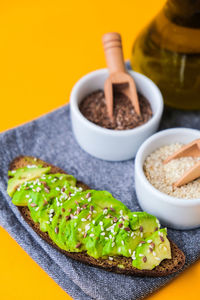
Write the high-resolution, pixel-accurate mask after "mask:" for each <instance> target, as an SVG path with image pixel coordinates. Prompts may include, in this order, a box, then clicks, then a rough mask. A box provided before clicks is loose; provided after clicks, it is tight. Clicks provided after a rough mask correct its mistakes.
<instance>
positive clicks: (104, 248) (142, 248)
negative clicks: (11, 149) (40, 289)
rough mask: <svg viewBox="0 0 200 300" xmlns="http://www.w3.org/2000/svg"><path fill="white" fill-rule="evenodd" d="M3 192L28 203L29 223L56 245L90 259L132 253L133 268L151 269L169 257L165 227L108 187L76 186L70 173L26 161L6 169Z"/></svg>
mask: <svg viewBox="0 0 200 300" xmlns="http://www.w3.org/2000/svg"><path fill="white" fill-rule="evenodd" d="M8 175H9V178H10V179H9V181H8V188H7V192H8V194H9V195H10V196H12V202H13V204H15V205H17V206H28V208H29V210H30V214H31V217H32V219H33V221H34V222H36V223H39V224H40V229H41V231H43V232H48V234H49V236H50V238H51V239H52V240H53V241H54V243H55V244H56V245H58V246H59V247H60V248H61V249H64V250H66V251H69V252H83V251H84V252H87V253H88V255H90V256H92V257H94V258H96V259H97V258H105V259H107V258H108V259H112V257H113V256H125V257H131V258H132V264H133V266H134V267H136V268H138V269H148V270H152V269H153V268H154V267H155V266H157V265H158V264H160V262H161V261H162V260H163V259H166V258H168V259H169V258H171V249H170V243H169V241H168V239H167V236H166V234H167V231H166V229H159V228H160V224H159V221H158V219H157V218H156V217H154V216H152V215H150V214H148V213H146V212H131V211H130V210H129V209H128V208H127V207H126V206H125V205H124V204H123V203H122V202H120V201H118V200H117V199H115V198H114V197H113V196H112V195H111V194H110V193H109V192H106V191H96V190H87V191H83V190H82V188H80V187H79V188H78V187H77V186H76V179H75V178H74V177H73V176H72V175H66V174H61V173H58V174H51V168H50V167H48V168H43V167H42V166H35V165H33V166H27V167H24V168H20V169H18V170H16V171H9V172H8Z"/></svg>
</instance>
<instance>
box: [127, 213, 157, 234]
mask: <svg viewBox="0 0 200 300" xmlns="http://www.w3.org/2000/svg"><path fill="white" fill-rule="evenodd" d="M128 216H129V220H130V227H131V229H132V230H133V231H135V230H136V231H138V230H139V232H140V236H141V238H146V237H148V236H149V235H151V234H152V233H153V232H154V231H157V230H158V229H159V228H160V223H159V221H158V219H157V218H156V217H154V216H152V215H150V214H148V213H146V212H130V213H129V215H128Z"/></svg>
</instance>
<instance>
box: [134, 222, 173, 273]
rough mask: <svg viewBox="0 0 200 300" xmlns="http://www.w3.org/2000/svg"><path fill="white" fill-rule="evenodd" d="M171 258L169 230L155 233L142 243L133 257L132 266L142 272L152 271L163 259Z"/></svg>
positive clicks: (164, 229)
mask: <svg viewBox="0 0 200 300" xmlns="http://www.w3.org/2000/svg"><path fill="white" fill-rule="evenodd" d="M170 258H171V249H170V243H169V240H168V239H167V229H166V228H163V229H160V230H158V231H156V232H154V233H153V234H152V235H151V236H149V237H148V238H146V239H145V240H144V241H142V242H141V243H140V244H139V245H138V246H137V248H136V251H135V252H134V253H133V256H132V259H133V261H132V265H133V266H134V267H135V268H137V269H140V270H144V269H145V270H152V269H153V268H155V267H156V266H157V265H159V264H160V262H161V261H162V260H163V259H170Z"/></svg>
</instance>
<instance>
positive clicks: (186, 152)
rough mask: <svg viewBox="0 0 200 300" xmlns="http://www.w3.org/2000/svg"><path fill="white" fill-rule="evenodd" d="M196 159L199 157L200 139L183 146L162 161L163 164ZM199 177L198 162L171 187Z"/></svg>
mask: <svg viewBox="0 0 200 300" xmlns="http://www.w3.org/2000/svg"><path fill="white" fill-rule="evenodd" d="M186 156H192V157H198V156H200V139H197V140H194V141H193V142H191V143H189V144H188V145H186V146H183V147H182V148H181V149H180V150H178V151H176V152H175V153H174V154H172V155H171V156H169V157H168V158H167V159H165V160H164V162H163V163H164V164H166V163H168V162H170V161H171V160H172V159H176V158H180V157H186ZM198 177H200V162H198V163H196V164H195V165H194V166H193V167H192V168H191V169H189V170H188V171H187V172H185V174H183V176H182V177H181V178H180V179H179V180H177V181H176V182H175V183H174V184H173V185H174V186H176V187H179V186H182V185H184V184H186V183H189V182H191V181H193V180H195V179H197V178H198Z"/></svg>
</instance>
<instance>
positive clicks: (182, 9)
mask: <svg viewBox="0 0 200 300" xmlns="http://www.w3.org/2000/svg"><path fill="white" fill-rule="evenodd" d="M164 13H165V15H166V17H167V18H169V19H170V20H171V22H173V23H175V24H177V25H179V26H184V27H190V28H200V0H168V1H167V3H166V4H165V6H164Z"/></svg>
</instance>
